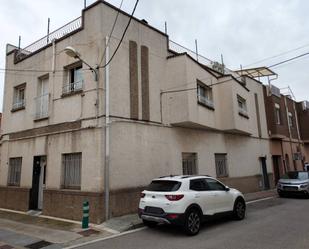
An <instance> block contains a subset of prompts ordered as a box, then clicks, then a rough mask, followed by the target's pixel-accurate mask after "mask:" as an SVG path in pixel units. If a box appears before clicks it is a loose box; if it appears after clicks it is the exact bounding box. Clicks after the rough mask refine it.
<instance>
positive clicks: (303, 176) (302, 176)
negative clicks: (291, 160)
mask: <svg viewBox="0 0 309 249" xmlns="http://www.w3.org/2000/svg"><path fill="white" fill-rule="evenodd" d="M282 179H298V180H308V172H297V171H295V172H288V173H286V174H285V175H284V176H282Z"/></svg>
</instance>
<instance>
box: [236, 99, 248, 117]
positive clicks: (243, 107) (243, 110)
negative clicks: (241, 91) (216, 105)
mask: <svg viewBox="0 0 309 249" xmlns="http://www.w3.org/2000/svg"><path fill="white" fill-rule="evenodd" d="M237 105H238V112H239V114H241V115H244V116H248V108H247V101H246V99H244V98H243V97H241V96H240V95H237Z"/></svg>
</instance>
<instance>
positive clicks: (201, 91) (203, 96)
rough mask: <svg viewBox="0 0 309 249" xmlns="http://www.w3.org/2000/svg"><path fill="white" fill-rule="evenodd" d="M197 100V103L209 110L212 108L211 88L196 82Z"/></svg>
mask: <svg viewBox="0 0 309 249" xmlns="http://www.w3.org/2000/svg"><path fill="white" fill-rule="evenodd" d="M197 99H198V103H200V104H202V105H205V106H207V107H210V108H214V102H213V96H212V88H210V87H209V86H207V85H205V84H203V83H202V82H200V81H197Z"/></svg>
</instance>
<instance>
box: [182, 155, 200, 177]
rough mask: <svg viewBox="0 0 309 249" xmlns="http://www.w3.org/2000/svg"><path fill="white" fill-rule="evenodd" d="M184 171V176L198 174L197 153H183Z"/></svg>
mask: <svg viewBox="0 0 309 249" xmlns="http://www.w3.org/2000/svg"><path fill="white" fill-rule="evenodd" d="M182 171H183V174H184V175H196V174H197V153H182Z"/></svg>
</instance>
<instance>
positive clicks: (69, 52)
mask: <svg viewBox="0 0 309 249" xmlns="http://www.w3.org/2000/svg"><path fill="white" fill-rule="evenodd" d="M64 52H65V53H66V54H67V55H68V56H70V57H73V58H75V59H79V60H81V61H82V62H83V63H84V64H86V65H87V66H88V67H89V68H90V70H91V71H92V72H93V73H94V80H95V81H98V79H99V68H98V67H96V68H93V67H92V66H90V65H89V64H88V63H87V62H86V61H84V60H83V59H82V58H81V55H80V53H78V52H77V51H76V49H75V48H73V47H70V46H69V47H66V48H65V49H64Z"/></svg>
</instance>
